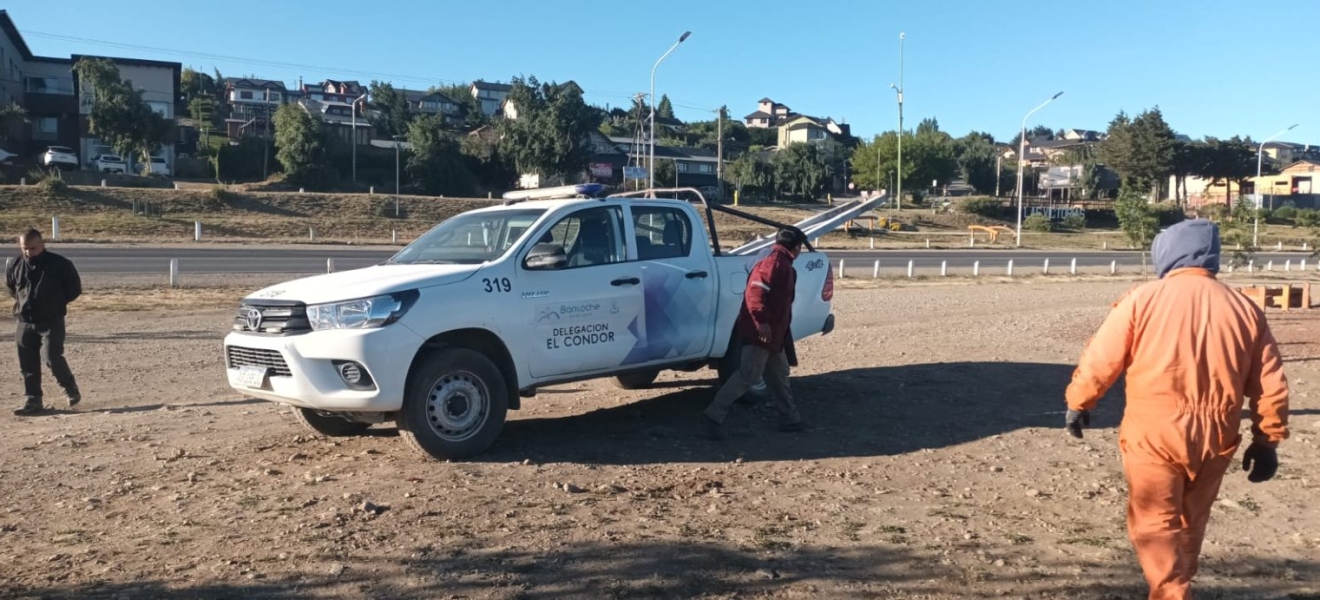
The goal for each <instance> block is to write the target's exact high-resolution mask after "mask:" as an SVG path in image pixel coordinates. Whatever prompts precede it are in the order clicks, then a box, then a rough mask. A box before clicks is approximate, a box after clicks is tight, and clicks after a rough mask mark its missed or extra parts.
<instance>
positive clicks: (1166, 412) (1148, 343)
mask: <svg viewBox="0 0 1320 600" xmlns="http://www.w3.org/2000/svg"><path fill="white" fill-rule="evenodd" d="M1151 253H1152V254H1153V255H1154V263H1155V268H1156V273H1157V274H1158V276H1159V280H1158V281H1153V282H1150V283H1147V284H1145V285H1142V286H1140V287H1138V288H1136V289H1134V290H1132V291H1131V292H1129V293H1128V294H1127V295H1126V296H1125V297H1124V298H1122V299H1121V300H1119V301H1118V302H1117V303H1116V304H1115V305H1114V308H1113V310H1112V311H1111V312H1110V313H1109V317H1108V318H1107V319H1105V322H1104V324H1103V325H1101V326H1100V330H1099V331H1098V332H1097V333H1096V335H1095V337H1094V338H1092V340H1091V342H1090V343H1089V344H1088V345H1087V347H1086V350H1085V352H1083V354H1082V356H1081V360H1080V362H1079V363H1078V366H1077V369H1076V371H1075V372H1074V373H1073V378H1072V383H1071V384H1070V385H1069V386H1068V391H1067V401H1068V413H1067V417H1066V424H1067V428H1068V430H1069V432H1070V433H1071V434H1072V435H1073V436H1074V437H1082V426H1083V425H1089V424H1090V413H1089V411H1090V410H1091V409H1092V408H1094V407H1095V405H1096V403H1097V402H1098V401H1099V399H1100V397H1101V396H1103V395H1104V394H1105V391H1106V390H1108V389H1109V387H1110V386H1112V385H1113V384H1114V382H1115V381H1116V380H1117V379H1118V376H1119V374H1120V373H1121V372H1122V371H1123V370H1124V369H1125V368H1126V369H1127V391H1126V396H1127V410H1126V413H1125V414H1124V415H1123V422H1122V425H1121V426H1120V427H1119V434H1118V443H1119V448H1120V450H1121V452H1122V454H1123V467H1124V471H1125V472H1126V473H1127V480H1128V488H1129V496H1128V514H1127V519H1128V536H1129V538H1130V539H1131V540H1132V545H1133V546H1134V547H1135V549H1136V552H1137V560H1138V561H1139V562H1140V563H1141V569H1142V571H1143V572H1144V573H1145V575H1146V581H1147V583H1149V584H1150V598H1151V600H1156V599H1160V600H1162V599H1172V598H1190V597H1191V590H1190V587H1191V581H1192V578H1193V577H1194V576H1195V575H1196V569H1197V561H1198V559H1199V556H1200V553H1201V541H1202V540H1203V539H1204V537H1205V529H1206V524H1207V523H1208V522H1209V520H1210V507H1211V505H1212V504H1213V503H1214V501H1215V497H1216V496H1218V494H1219V484H1220V482H1221V481H1223V478H1224V473H1225V472H1226V471H1227V470H1228V467H1229V463H1230V462H1231V461H1232V460H1233V455H1234V453H1235V452H1236V451H1237V448H1238V445H1239V442H1240V441H1241V437H1242V436H1241V435H1240V433H1239V426H1240V419H1241V412H1242V404H1243V397H1249V398H1251V405H1250V408H1251V421H1252V425H1251V433H1252V442H1251V445H1250V446H1249V447H1248V448H1247V450H1246V452H1245V453H1244V455H1243V459H1242V467H1243V470H1246V471H1250V474H1249V475H1248V476H1247V479H1248V480H1250V481H1252V482H1262V481H1265V480H1268V479H1270V478H1271V477H1273V476H1274V473H1275V471H1277V470H1278V466H1279V463H1278V457H1277V455H1276V454H1275V447H1276V446H1277V445H1278V443H1279V442H1280V441H1282V440H1283V439H1285V438H1287V437H1288V429H1287V425H1288V381H1287V379H1286V378H1285V377H1284V374H1283V361H1282V359H1281V358H1280V356H1279V349H1278V346H1277V344H1276V343H1275V341H1274V336H1273V335H1272V334H1271V333H1270V328H1269V325H1268V324H1266V322H1265V314H1264V312H1263V311H1262V310H1261V309H1260V308H1259V307H1257V306H1256V305H1255V304H1253V303H1252V302H1251V301H1250V300H1248V299H1247V297H1246V296H1244V295H1243V294H1241V293H1239V292H1237V291H1236V290H1233V289H1232V288H1230V287H1228V286H1226V285H1224V284H1222V283H1220V282H1219V281H1218V280H1217V279H1216V278H1215V274H1216V273H1218V272H1219V229H1218V227H1217V226H1216V225H1215V224H1214V223H1212V222H1210V221H1206V220H1203V219H1197V220H1192V221H1184V222H1182V223H1179V224H1177V225H1174V226H1172V227H1169V228H1168V229H1167V230H1165V231H1164V232H1162V233H1160V234H1159V235H1158V236H1157V237H1156V238H1155V242H1154V244H1153V245H1152V247H1151Z"/></svg>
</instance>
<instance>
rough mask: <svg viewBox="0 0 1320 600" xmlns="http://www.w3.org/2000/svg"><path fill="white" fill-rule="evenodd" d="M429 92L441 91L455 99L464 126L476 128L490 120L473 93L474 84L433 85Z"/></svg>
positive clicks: (445, 95)
mask: <svg viewBox="0 0 1320 600" xmlns="http://www.w3.org/2000/svg"><path fill="white" fill-rule="evenodd" d="M427 91H428V92H440V93H441V94H442V95H444V97H446V98H449V99H450V100H453V101H454V103H455V104H458V106H459V113H461V115H462V118H463V126H464V127H466V128H468V129H476V128H478V127H481V126H482V125H485V124H486V123H489V122H490V119H489V118H487V117H486V113H484V112H481V104H480V103H479V102H477V99H476V98H475V97H474V96H473V95H472V86H471V85H468V84H455V85H445V86H434V87H431V88H430V89H429V90H427Z"/></svg>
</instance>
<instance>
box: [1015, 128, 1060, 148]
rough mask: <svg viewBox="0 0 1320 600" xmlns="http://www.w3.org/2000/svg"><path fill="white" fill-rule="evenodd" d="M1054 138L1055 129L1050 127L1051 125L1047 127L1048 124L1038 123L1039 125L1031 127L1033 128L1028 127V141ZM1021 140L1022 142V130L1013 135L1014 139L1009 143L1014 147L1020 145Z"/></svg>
mask: <svg viewBox="0 0 1320 600" xmlns="http://www.w3.org/2000/svg"><path fill="white" fill-rule="evenodd" d="M1052 139H1054V131H1053V130H1052V129H1050V128H1049V127H1046V126H1044V125H1037V126H1035V127H1033V128H1031V129H1028V130H1027V141H1028V142H1029V141H1031V140H1047V141H1048V140H1052ZM1021 142H1022V132H1021V131H1018V132H1017V133H1016V134H1014V135H1013V139H1012V140H1011V141H1009V144H1010V145H1012V146H1013V147H1014V148H1017V147H1019V145H1020V144H1021Z"/></svg>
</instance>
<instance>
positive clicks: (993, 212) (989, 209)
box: [958, 198, 1003, 219]
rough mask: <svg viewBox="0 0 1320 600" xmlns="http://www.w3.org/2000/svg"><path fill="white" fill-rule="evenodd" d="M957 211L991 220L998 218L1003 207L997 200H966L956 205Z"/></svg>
mask: <svg viewBox="0 0 1320 600" xmlns="http://www.w3.org/2000/svg"><path fill="white" fill-rule="evenodd" d="M958 211H959V212H963V213H967V214H970V215H980V216H982V217H989V218H992V219H993V218H998V217H999V216H1000V214H1001V213H1002V212H1003V206H1001V205H1000V204H999V199H998V198H967V199H966V200H962V201H961V202H959V203H958Z"/></svg>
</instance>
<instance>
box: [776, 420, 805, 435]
mask: <svg viewBox="0 0 1320 600" xmlns="http://www.w3.org/2000/svg"><path fill="white" fill-rule="evenodd" d="M806 429H807V423H806V421H803V420H802V419H798V420H796V421H793V422H792V423H780V424H779V431H782V432H784V433H795V432H798V431H806Z"/></svg>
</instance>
